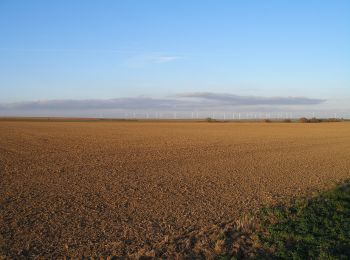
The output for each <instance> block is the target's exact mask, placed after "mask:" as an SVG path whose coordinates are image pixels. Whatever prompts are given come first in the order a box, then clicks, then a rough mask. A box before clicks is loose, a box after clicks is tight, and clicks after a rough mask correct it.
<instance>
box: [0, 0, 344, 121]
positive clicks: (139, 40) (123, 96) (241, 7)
mask: <svg viewBox="0 0 350 260" xmlns="http://www.w3.org/2000/svg"><path fill="white" fill-rule="evenodd" d="M349 46H350V2H349V1H345V0H336V1H289V2H287V1H273V0H271V1H253V0H252V1H235V2H232V1H216V2H214V1H199V0H194V1H184V0H181V1H161V0H152V1H136V0H131V1H112V0H110V1H107V0H104V1H98V2H96V1H82V0H80V1H67V0H64V1H43V0H35V1H19V0H11V1H10V0H4V1H1V2H0V93H1V95H0V116H82V117H84V116H87V117H91V116H96V115H104V116H106V117H116V116H119V115H120V114H127V113H129V114H130V113H159V112H164V113H169V115H172V113H173V112H178V113H187V115H190V113H193V112H197V113H198V112H203V113H207V112H208V113H211V112H215V113H222V112H247V113H248V112H254V113H256V112H263V113H282V112H283V113H284V112H288V113H295V115H298V113H299V114H302V113H306V114H307V113H310V112H313V113H315V112H316V113H318V114H319V115H324V116H330V115H333V114H338V115H339V116H342V117H347V118H350V107H349V104H350V74H349V71H350V48H349Z"/></svg>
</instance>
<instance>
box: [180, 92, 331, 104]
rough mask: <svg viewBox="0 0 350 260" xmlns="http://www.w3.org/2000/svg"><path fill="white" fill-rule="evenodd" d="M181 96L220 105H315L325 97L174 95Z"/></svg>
mask: <svg viewBox="0 0 350 260" xmlns="http://www.w3.org/2000/svg"><path fill="white" fill-rule="evenodd" d="M176 96H177V97H181V98H195V99H202V100H206V101H212V102H214V103H220V104H222V105H224V104H226V105H231V106H237V105H244V106H254V105H316V104H321V103H324V102H325V101H326V100H325V99H318V98H307V97H261V96H238V95H234V94H227V93H226V94H225V93H210V92H191V93H182V94H178V95H176Z"/></svg>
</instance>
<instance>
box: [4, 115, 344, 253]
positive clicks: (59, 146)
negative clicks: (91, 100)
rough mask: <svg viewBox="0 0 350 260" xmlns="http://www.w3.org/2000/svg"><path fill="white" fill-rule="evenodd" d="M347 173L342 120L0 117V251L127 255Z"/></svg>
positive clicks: (326, 185) (329, 184)
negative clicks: (42, 119) (45, 119)
mask: <svg viewBox="0 0 350 260" xmlns="http://www.w3.org/2000/svg"><path fill="white" fill-rule="evenodd" d="M347 178H350V123H319V124H301V123H206V122H30V121H28V122H20V121H18V122H16V121H1V122H0V213H1V217H0V258H1V256H8V257H15V256H18V255H21V256H24V257H29V256H43V257H46V258H49V257H58V256H64V255H67V256H73V257H74V256H76V257H79V256H83V255H85V256H101V255H104V256H107V255H116V256H135V255H136V254H137V252H139V251H140V250H143V249H144V248H147V250H151V249H152V248H155V247H156V246H155V245H157V244H159V243H162V242H164V241H169V240H172V239H175V238H178V237H186V234H188V233H191V232H192V233H191V234H195V233H196V232H197V231H198V233H200V232H202V231H203V230H205V229H206V228H209V227H211V226H213V225H215V224H220V223H223V222H227V221H231V220H234V219H236V218H240V217H242V216H244V215H245V214H247V213H249V212H253V211H254V210H256V209H258V208H260V207H261V206H263V205H266V204H274V203H280V202H284V201H287V200H288V199H290V198H292V197H296V196H306V195H310V194H312V192H314V191H316V190H320V189H325V188H329V187H332V186H333V185H334V184H335V183H336V182H339V181H341V180H344V179H347ZM189 241H190V242H189V243H191V240H189Z"/></svg>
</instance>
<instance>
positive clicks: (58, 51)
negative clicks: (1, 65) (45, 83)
mask: <svg viewBox="0 0 350 260" xmlns="http://www.w3.org/2000/svg"><path fill="white" fill-rule="evenodd" d="M0 52H34V53H37V52H38V53H40V52H42V53H133V52H135V51H130V50H117V49H47V48H32V49H28V48H0Z"/></svg>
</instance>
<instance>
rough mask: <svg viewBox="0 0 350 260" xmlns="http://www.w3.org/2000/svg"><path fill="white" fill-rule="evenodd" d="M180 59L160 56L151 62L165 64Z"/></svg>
mask: <svg viewBox="0 0 350 260" xmlns="http://www.w3.org/2000/svg"><path fill="white" fill-rule="evenodd" d="M180 59H183V57H181V56H167V55H160V56H154V57H153V58H152V59H151V60H153V61H154V62H155V63H167V62H173V61H176V60H180Z"/></svg>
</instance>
